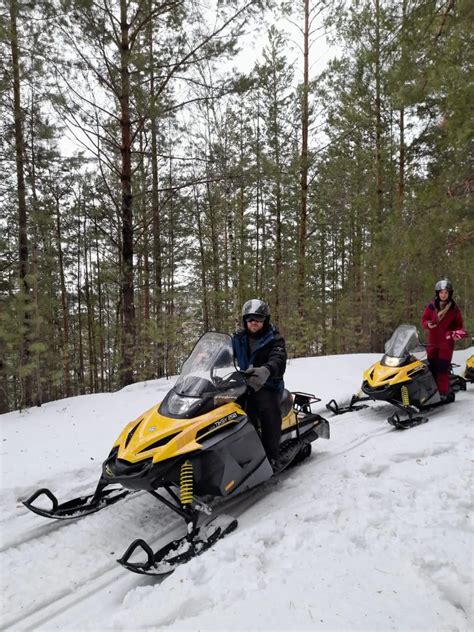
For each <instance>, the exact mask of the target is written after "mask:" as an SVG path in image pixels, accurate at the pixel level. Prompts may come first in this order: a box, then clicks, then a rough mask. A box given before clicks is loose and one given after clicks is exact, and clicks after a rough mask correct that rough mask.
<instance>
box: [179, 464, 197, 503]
mask: <svg viewBox="0 0 474 632" xmlns="http://www.w3.org/2000/svg"><path fill="white" fill-rule="evenodd" d="M193 482H194V481H193V464H192V463H191V461H185V462H184V463H183V465H182V466H181V472H180V477H179V499H180V501H181V504H182V505H190V504H191V503H192V502H193Z"/></svg>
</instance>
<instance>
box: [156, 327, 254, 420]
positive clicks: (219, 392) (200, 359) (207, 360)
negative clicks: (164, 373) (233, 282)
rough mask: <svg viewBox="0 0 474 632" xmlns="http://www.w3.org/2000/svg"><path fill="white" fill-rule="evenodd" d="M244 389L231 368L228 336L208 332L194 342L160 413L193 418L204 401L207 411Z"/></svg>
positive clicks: (244, 386) (241, 377) (231, 350)
mask: <svg viewBox="0 0 474 632" xmlns="http://www.w3.org/2000/svg"><path fill="white" fill-rule="evenodd" d="M245 390H246V384H245V379H244V377H243V376H242V375H241V374H240V373H239V372H238V371H237V370H236V368H235V364H234V352H233V349H232V339H231V337H230V336H229V335H227V334H221V333H218V332H215V331H210V332H208V333H206V334H204V335H203V336H202V337H201V338H200V339H199V340H198V342H197V343H196V346H195V347H194V349H193V350H192V352H191V354H190V356H189V358H188V359H187V360H186V362H185V363H184V364H183V368H182V370H181V375H180V376H179V378H178V379H177V380H176V383H175V385H174V387H173V389H172V390H171V391H170V392H169V393H168V395H167V396H166V398H165V399H164V400H163V403H162V407H161V408H160V410H161V412H162V414H168V415H173V416H176V417H188V416H193V415H196V414H199V412H202V411H200V409H201V407H202V406H203V405H204V402H206V403H207V404H208V406H207V407H206V408H207V409H209V408H214V407H216V406H218V405H222V404H223V403H224V402H230V401H234V400H236V399H237V398H238V397H240V396H241V395H243V393H244V392H245ZM210 400H212V401H211V403H212V405H211V406H209V401H210Z"/></svg>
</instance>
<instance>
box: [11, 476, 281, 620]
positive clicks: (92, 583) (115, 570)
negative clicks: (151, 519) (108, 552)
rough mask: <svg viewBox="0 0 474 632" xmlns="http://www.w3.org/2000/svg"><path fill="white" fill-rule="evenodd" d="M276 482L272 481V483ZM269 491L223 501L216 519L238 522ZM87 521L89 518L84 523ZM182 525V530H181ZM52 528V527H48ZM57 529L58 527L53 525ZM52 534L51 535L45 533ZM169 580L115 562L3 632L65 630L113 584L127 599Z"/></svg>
mask: <svg viewBox="0 0 474 632" xmlns="http://www.w3.org/2000/svg"><path fill="white" fill-rule="evenodd" d="M270 480H272V479H270ZM265 493H266V488H256V489H253V490H249V493H248V494H244V495H243V496H237V497H236V498H234V499H231V500H228V501H221V502H219V503H218V509H219V511H216V516H217V515H219V513H227V512H228V511H229V510H231V511H232V514H233V515H235V517H236V518H238V517H239V516H240V515H242V514H243V513H244V512H245V511H246V510H247V509H249V508H250V507H251V506H253V505H254V504H255V503H256V502H257V501H258V500H259V499H260V496H263V495H265ZM85 518H87V516H85V517H84V518H83V519H85ZM76 521H77V519H73V520H71V521H68V522H76ZM66 524H67V523H65V522H62V523H61V524H60V525H58V527H59V526H63V525H64V526H65V525H66ZM178 525H179V526H178ZM48 526H50V525H48ZM53 526H55V525H53ZM183 527H184V524H183V523H182V522H181V520H179V519H177V520H176V521H174V522H173V524H172V525H170V526H169V527H168V528H167V529H165V530H163V531H162V532H161V533H160V536H159V537H158V538H156V539H155V540H154V541H150V544H151V546H152V547H153V548H155V547H157V546H161V545H163V544H165V543H166V542H167V541H168V540H170V539H172V538H173V537H174V536H177V535H178V536H179V535H182V532H183ZM44 533H45V534H48V533H49V531H47V530H46V531H45V532H44ZM165 579H166V575H164V576H163V577H159V576H152V577H151V576H150V577H148V576H141V577H140V578H137V576H136V575H135V574H132V573H128V572H126V571H124V569H123V568H122V567H121V566H119V565H118V564H117V562H116V560H115V559H114V560H113V561H111V563H110V564H108V565H107V568H105V569H104V570H102V571H101V572H99V573H97V574H96V575H92V576H89V577H88V578H86V579H85V580H84V581H83V582H81V583H80V584H78V585H77V586H76V587H75V588H74V589H73V590H71V589H67V590H62V591H56V592H55V593H54V594H52V595H50V596H49V598H48V599H45V600H43V601H42V602H40V603H36V604H34V605H32V606H31V608H29V609H27V610H23V611H22V612H21V613H19V614H18V613H17V614H16V615H15V616H13V617H11V618H10V619H7V620H4V621H3V622H2V630H8V629H12V628H14V629H15V631H17V630H22V631H23V630H25V631H26V630H32V631H33V630H38V629H41V628H42V626H48V629H50V630H51V629H53V628H54V626H55V625H56V626H58V628H57V629H61V627H60V626H61V623H60V618H61V615H62V614H63V613H64V612H66V611H70V610H71V609H72V608H77V609H78V618H79V619H80V617H81V613H84V612H89V610H88V608H87V605H86V604H87V601H88V599H89V598H92V597H93V598H94V599H95V598H96V595H97V592H99V591H104V593H105V589H106V588H107V586H109V585H111V584H113V585H114V590H116V589H117V583H119V585H123V595H122V596H125V594H126V592H127V591H128V590H131V589H132V588H134V587H136V586H137V585H146V584H153V585H155V584H157V583H160V582H161V581H163V580H165Z"/></svg>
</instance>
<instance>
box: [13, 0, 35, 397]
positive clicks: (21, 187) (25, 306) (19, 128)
mask: <svg viewBox="0 0 474 632" xmlns="http://www.w3.org/2000/svg"><path fill="white" fill-rule="evenodd" d="M9 9H10V47H11V55H12V76H13V118H14V122H15V156H16V177H17V191H18V261H19V283H20V299H21V307H22V313H21V319H22V324H21V327H22V332H21V347H20V372H21V374H23V376H24V377H23V378H22V397H21V402H20V406H22V407H23V406H31V405H33V403H34V402H33V383H32V375H31V366H30V365H31V357H30V340H31V313H30V310H31V296H30V286H29V281H28V271H29V270H28V231H27V211H26V187H25V139H24V132H23V112H22V107H21V85H20V56H19V49H18V32H17V18H18V4H17V0H10V7H9Z"/></svg>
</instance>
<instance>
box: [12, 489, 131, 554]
mask: <svg viewBox="0 0 474 632" xmlns="http://www.w3.org/2000/svg"><path fill="white" fill-rule="evenodd" d="M139 494H141V492H136V493H133V494H131V495H130V496H127V497H125V498H124V499H123V500H122V503H126V502H129V501H130V499H131V498H136V497H137V495H139ZM20 515H21V516H25V517H29V516H32V517H33V513H32V512H31V511H29V510H28V509H27V510H25V511H22V512H21V514H20ZM90 515H93V514H90ZM15 518H16V516H13V517H12V518H10V519H9V520H7V521H6V522H7V524H8V522H10V521H13V520H14V519H15ZM84 518H87V516H77V517H76V518H68V519H67V520H55V519H54V518H44V520H47V521H48V522H46V523H45V524H41V525H35V526H31V527H30V526H29V527H27V528H26V529H25V530H24V531H23V532H22V533H20V534H19V535H17V536H16V537H14V538H11V539H10V540H3V541H2V544H1V545H0V553H4V552H5V551H8V549H13V548H16V547H18V546H21V545H22V544H27V543H28V542H31V541H33V540H36V538H41V537H43V536H45V535H49V534H50V533H54V532H55V531H58V530H59V529H62V528H66V527H68V526H70V525H72V524H75V523H76V522H77V521H78V520H83V519H84ZM2 529H3V530H5V529H4V525H2Z"/></svg>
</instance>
